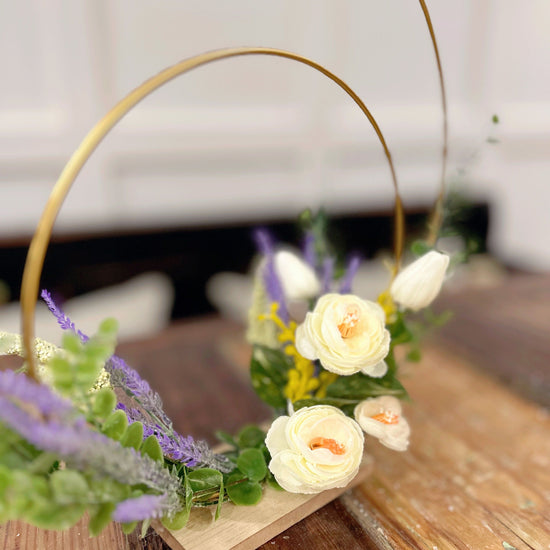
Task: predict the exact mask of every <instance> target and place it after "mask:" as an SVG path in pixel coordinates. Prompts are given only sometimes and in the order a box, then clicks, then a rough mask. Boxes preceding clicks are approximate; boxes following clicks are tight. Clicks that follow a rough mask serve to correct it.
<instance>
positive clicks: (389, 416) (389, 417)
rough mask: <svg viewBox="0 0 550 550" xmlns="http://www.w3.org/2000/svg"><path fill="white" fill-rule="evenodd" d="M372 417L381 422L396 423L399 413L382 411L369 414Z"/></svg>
mask: <svg viewBox="0 0 550 550" xmlns="http://www.w3.org/2000/svg"><path fill="white" fill-rule="evenodd" d="M371 418H372V419H374V420H378V422H382V424H397V423H398V422H399V415H398V414H395V413H392V412H391V411H384V412H381V413H379V414H375V415H374V416H371Z"/></svg>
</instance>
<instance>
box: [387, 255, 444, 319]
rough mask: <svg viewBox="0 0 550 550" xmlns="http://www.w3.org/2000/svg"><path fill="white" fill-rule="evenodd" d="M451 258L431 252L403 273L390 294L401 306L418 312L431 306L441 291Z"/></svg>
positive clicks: (399, 275)
mask: <svg viewBox="0 0 550 550" xmlns="http://www.w3.org/2000/svg"><path fill="white" fill-rule="evenodd" d="M448 265H449V256H447V254H442V253H441V252H436V251H435V250H431V251H430V252H428V253H427V254H424V256H421V257H420V258H418V260H415V261H414V262H413V263H412V264H410V265H408V266H407V267H406V268H405V269H403V271H401V272H400V273H399V274H398V275H397V277H396V278H395V280H394V281H393V283H392V285H391V289H390V293H391V296H392V298H393V299H394V301H395V302H397V303H398V304H399V305H401V306H403V307H405V308H409V309H412V310H413V311H418V310H419V309H422V308H424V307H427V306H429V305H430V304H431V303H432V302H433V300H434V299H435V297H436V296H437V295H438V294H439V291H440V290H441V285H442V284H443V279H444V278H445V271H447V267H448Z"/></svg>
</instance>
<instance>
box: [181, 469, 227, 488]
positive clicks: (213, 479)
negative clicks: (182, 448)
mask: <svg viewBox="0 0 550 550" xmlns="http://www.w3.org/2000/svg"><path fill="white" fill-rule="evenodd" d="M187 479H188V480H189V484H190V485H191V489H192V490H193V492H194V493H196V492H197V491H204V490H205V489H213V488H215V487H219V486H220V483H221V482H222V474H221V472H218V470H214V469H212V468H200V469H199V470H193V471H192V472H189V473H188V474H187Z"/></svg>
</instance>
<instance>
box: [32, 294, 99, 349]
mask: <svg viewBox="0 0 550 550" xmlns="http://www.w3.org/2000/svg"><path fill="white" fill-rule="evenodd" d="M40 296H41V297H42V299H43V300H44V302H46V305H47V306H48V309H49V310H50V311H51V312H52V313H53V315H54V317H55V318H56V319H57V324H58V325H59V326H60V327H61V328H62V329H63V330H72V331H73V332H74V333H75V334H77V335H78V337H79V338H80V340H81V341H82V342H87V341H88V340H89V337H88V336H86V335H85V334H84V333H83V332H80V331H79V330H77V329H76V327H75V324H74V323H73V322H72V321H71V320H70V319H69V317H68V316H67V315H65V313H64V312H63V310H62V309H61V308H60V307H58V306H57V305H56V303H55V302H54V300H53V298H52V296H51V294H50V293H49V292H48V291H47V290H46V289H44V290H42V292H41V293H40Z"/></svg>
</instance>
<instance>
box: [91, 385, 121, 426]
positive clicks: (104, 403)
mask: <svg viewBox="0 0 550 550" xmlns="http://www.w3.org/2000/svg"><path fill="white" fill-rule="evenodd" d="M94 381H95V380H94ZM116 402H117V398H116V395H115V392H114V391H113V390H112V389H111V388H101V389H99V390H98V391H96V392H95V393H94V400H93V405H92V411H93V413H94V415H95V416H96V417H98V418H100V419H103V418H107V417H108V416H109V414H111V412H112V411H113V409H114V408H115V406H116Z"/></svg>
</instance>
